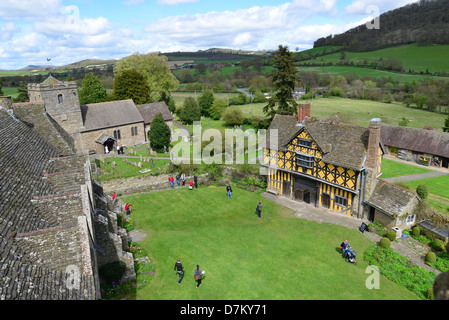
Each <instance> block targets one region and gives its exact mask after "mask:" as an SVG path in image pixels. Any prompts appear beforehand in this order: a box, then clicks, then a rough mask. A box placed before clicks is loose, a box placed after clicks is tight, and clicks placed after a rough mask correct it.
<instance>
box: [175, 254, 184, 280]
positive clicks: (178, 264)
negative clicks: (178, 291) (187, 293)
mask: <svg viewBox="0 0 449 320" xmlns="http://www.w3.org/2000/svg"><path fill="white" fill-rule="evenodd" d="M174 270H175V271H176V272H177V273H178V275H179V279H178V285H181V280H182V275H183V274H184V272H183V271H182V263H181V258H179V259H178V260H177V261H176V262H175V269H174Z"/></svg>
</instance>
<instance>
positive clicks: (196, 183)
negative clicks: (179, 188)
mask: <svg viewBox="0 0 449 320" xmlns="http://www.w3.org/2000/svg"><path fill="white" fill-rule="evenodd" d="M193 182H195V189H197V188H198V178H197V176H196V175H195V174H194V175H193Z"/></svg>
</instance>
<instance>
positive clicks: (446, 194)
mask: <svg viewBox="0 0 449 320" xmlns="http://www.w3.org/2000/svg"><path fill="white" fill-rule="evenodd" d="M422 183H425V184H427V186H428V187H429V194H434V195H437V196H438V197H442V198H446V201H448V202H449V188H448V186H449V175H446V176H440V177H435V178H427V179H421V180H413V181H407V182H406V184H407V185H408V186H409V187H410V190H416V187H417V186H418V185H420V184H422Z"/></svg>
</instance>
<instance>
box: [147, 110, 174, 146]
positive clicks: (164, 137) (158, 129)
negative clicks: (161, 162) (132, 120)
mask: <svg viewBox="0 0 449 320" xmlns="http://www.w3.org/2000/svg"><path fill="white" fill-rule="evenodd" d="M148 139H149V140H150V147H151V149H152V150H155V151H158V152H161V151H163V150H164V146H166V147H167V148H168V146H169V145H170V141H171V131H170V127H169V126H168V125H167V124H166V123H165V121H164V118H163V117H162V114H161V113H158V114H157V115H155V116H154V118H153V122H151V127H150V131H149V132H148Z"/></svg>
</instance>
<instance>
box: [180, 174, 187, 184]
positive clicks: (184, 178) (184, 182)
mask: <svg viewBox="0 0 449 320" xmlns="http://www.w3.org/2000/svg"><path fill="white" fill-rule="evenodd" d="M181 180H182V186H183V187H184V186H185V184H186V174H185V173H183V174H181Z"/></svg>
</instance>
